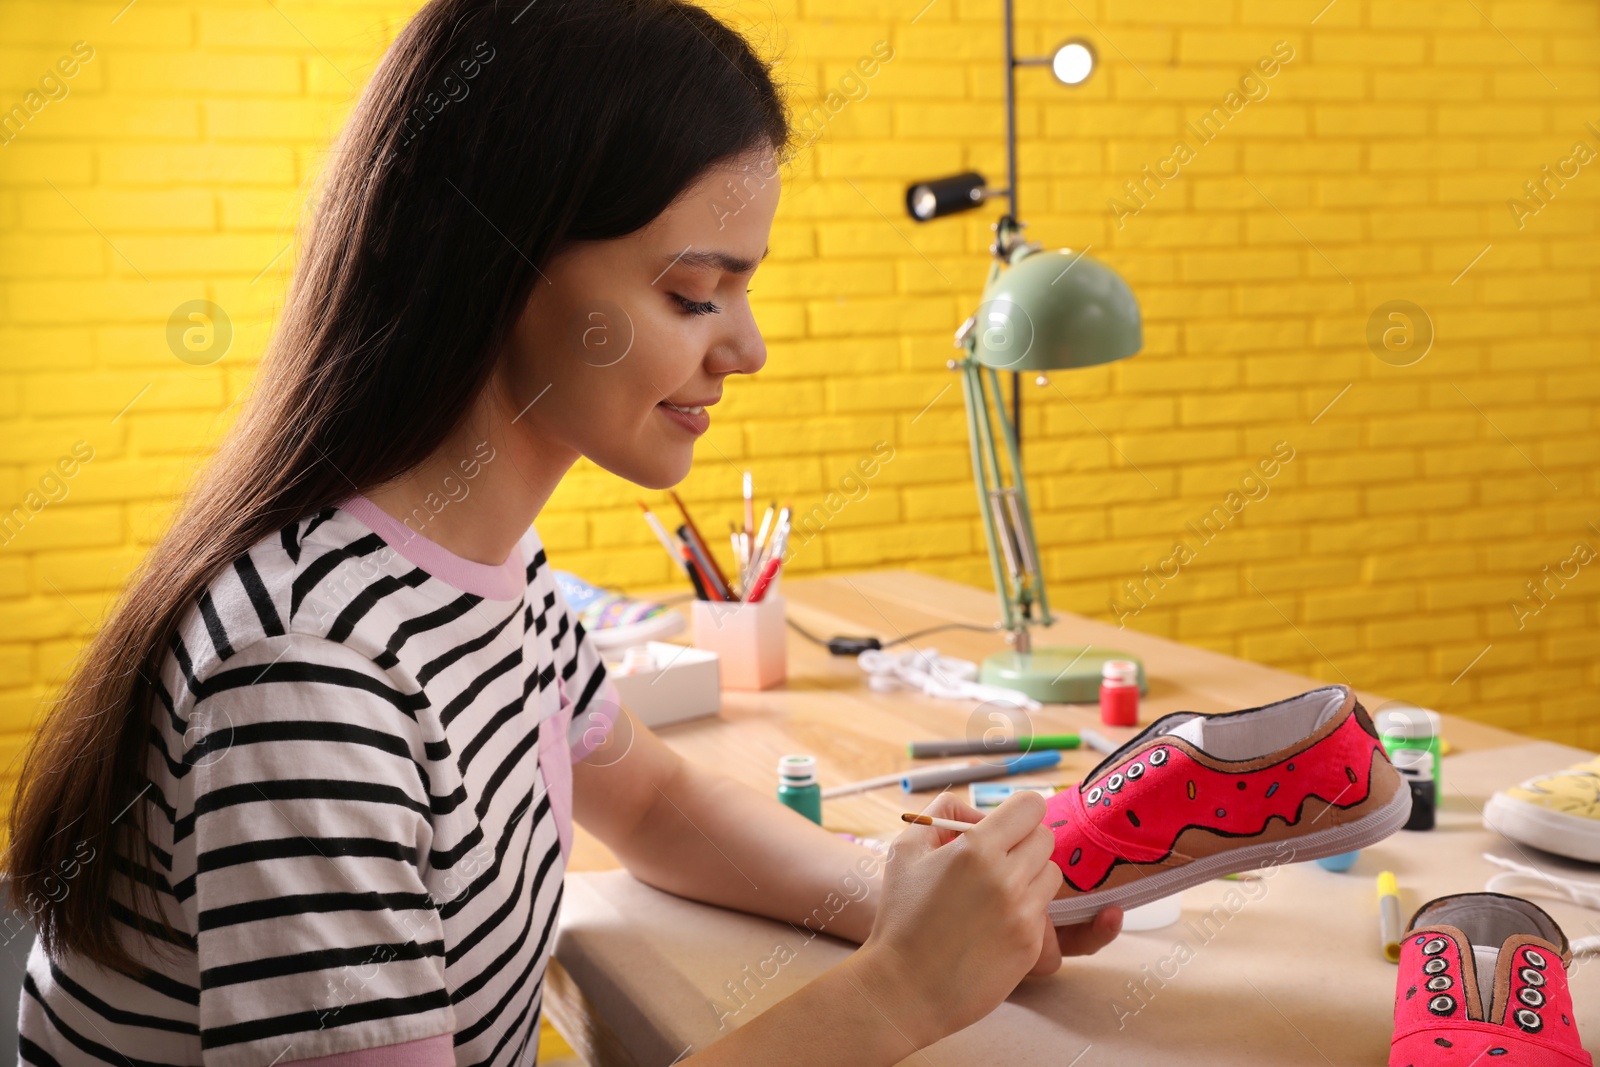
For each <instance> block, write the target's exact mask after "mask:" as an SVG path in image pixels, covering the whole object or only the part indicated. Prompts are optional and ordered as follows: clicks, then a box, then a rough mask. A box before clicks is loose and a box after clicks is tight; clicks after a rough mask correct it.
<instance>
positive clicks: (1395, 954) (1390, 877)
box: [1378, 871, 1400, 963]
mask: <svg viewBox="0 0 1600 1067" xmlns="http://www.w3.org/2000/svg"><path fill="white" fill-rule="evenodd" d="M1378 932H1379V935H1380V936H1381V937H1382V938H1383V957H1384V959H1386V960H1388V961H1389V962H1390V963H1399V962H1400V887H1399V886H1398V885H1397V884H1395V880H1394V872H1393V871H1383V872H1381V873H1380V874H1379V875H1378Z"/></svg>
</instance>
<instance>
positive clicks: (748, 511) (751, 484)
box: [744, 471, 756, 537]
mask: <svg viewBox="0 0 1600 1067" xmlns="http://www.w3.org/2000/svg"><path fill="white" fill-rule="evenodd" d="M744 535H745V536H746V537H754V536H755V535H756V480H755V478H754V476H752V475H751V473H750V472H749V471H745V472H744Z"/></svg>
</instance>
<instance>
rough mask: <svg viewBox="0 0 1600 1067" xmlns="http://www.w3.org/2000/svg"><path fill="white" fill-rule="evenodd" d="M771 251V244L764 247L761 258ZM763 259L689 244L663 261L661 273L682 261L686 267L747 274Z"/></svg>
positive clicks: (764, 257) (659, 275)
mask: <svg viewBox="0 0 1600 1067" xmlns="http://www.w3.org/2000/svg"><path fill="white" fill-rule="evenodd" d="M771 251H772V248H771V246H770V245H769V246H768V247H766V248H764V249H762V250H761V259H766V258H767V254H768V253H769V252H771ZM761 259H757V260H754V261H752V260H748V259H745V258H744V257H743V256H736V255H734V254H733V253H732V252H723V251H720V250H717V249H710V248H703V249H696V248H695V247H694V245H688V246H686V247H685V248H684V250H683V251H682V252H679V253H678V254H677V255H675V256H672V257H670V258H668V259H666V260H664V261H663V263H664V265H663V266H662V268H661V274H665V273H666V272H667V270H668V268H670V267H672V266H673V265H674V264H678V263H682V264H683V265H684V266H686V267H698V268H701V269H704V268H706V267H715V268H717V269H718V270H724V271H727V272H728V273H729V274H747V273H749V272H750V271H753V270H755V269H756V267H757V265H759V264H760V262H761ZM661 274H658V275H656V277H657V278H659V277H661Z"/></svg>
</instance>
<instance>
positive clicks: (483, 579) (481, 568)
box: [338, 495, 527, 600]
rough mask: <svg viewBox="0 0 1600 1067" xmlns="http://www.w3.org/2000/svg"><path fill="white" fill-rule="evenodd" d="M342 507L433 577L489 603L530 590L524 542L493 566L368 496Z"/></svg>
mask: <svg viewBox="0 0 1600 1067" xmlns="http://www.w3.org/2000/svg"><path fill="white" fill-rule="evenodd" d="M338 506H339V510H341V511H345V512H348V513H349V514H350V515H352V516H353V517H354V518H356V519H358V520H360V521H361V522H362V523H363V524H364V525H366V526H367V528H368V529H370V530H371V531H372V532H373V533H375V534H377V535H378V536H379V537H381V538H383V540H384V541H385V542H386V543H387V544H388V545H389V546H390V547H391V548H393V549H394V550H395V551H396V552H398V553H400V555H402V556H404V557H405V558H406V559H408V560H410V561H411V562H412V563H413V564H415V565H416V566H418V567H420V568H422V569H423V570H424V571H427V572H428V574H429V575H430V576H432V577H434V578H437V579H439V580H440V581H441V582H444V583H445V584H446V585H450V586H454V587H455V588H457V589H459V590H461V591H462V592H464V593H472V594H474V595H476V596H481V597H483V598H485V599H487V600H516V599H518V598H519V597H521V596H522V594H523V593H524V592H525V591H526V589H527V577H526V573H527V571H526V562H525V561H524V560H523V558H522V543H521V542H520V541H519V542H518V543H516V544H514V545H512V546H511V554H510V555H508V556H507V557H506V559H505V562H504V563H501V564H500V565H499V566H493V565H491V564H488V563H478V562H477V561H475V560H470V559H465V558H463V557H461V556H458V555H456V554H455V553H454V552H452V551H450V550H449V549H448V548H445V547H444V546H443V545H441V544H439V543H438V542H436V541H430V540H429V539H428V538H426V537H424V536H422V534H420V533H418V532H417V531H415V530H413V529H411V527H409V526H407V525H406V524H405V523H403V522H401V521H400V520H399V519H396V518H395V517H394V516H392V515H390V514H389V513H388V512H387V511H384V510H383V509H382V508H380V507H378V505H376V504H374V503H373V502H372V501H371V500H368V499H367V498H366V497H365V496H361V495H357V496H353V497H351V498H350V499H348V500H345V501H343V502H342V503H340V504H339V505H338Z"/></svg>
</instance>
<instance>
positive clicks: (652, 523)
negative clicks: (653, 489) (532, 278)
mask: <svg viewBox="0 0 1600 1067" xmlns="http://www.w3.org/2000/svg"><path fill="white" fill-rule="evenodd" d="M636 503H637V504H638V505H639V510H640V511H643V512H644V521H645V523H646V524H647V525H649V527H650V531H651V532H652V533H654V534H655V535H656V540H657V541H660V542H661V547H662V548H664V549H666V550H667V555H668V556H670V557H671V558H672V562H673V563H675V564H677V565H678V566H679V567H680V568H681V567H683V558H682V557H681V556H680V555H679V554H678V550H677V549H676V548H675V547H674V546H673V538H672V535H671V534H669V533H667V528H666V527H665V526H663V525H661V520H660V519H658V518H656V513H655V512H653V511H651V510H650V508H649V507H648V506H647V505H646V504H645V502H644V501H643V500H640V501H636Z"/></svg>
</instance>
